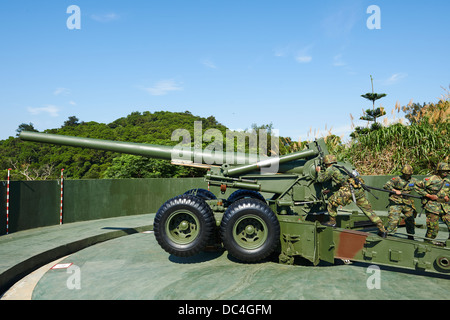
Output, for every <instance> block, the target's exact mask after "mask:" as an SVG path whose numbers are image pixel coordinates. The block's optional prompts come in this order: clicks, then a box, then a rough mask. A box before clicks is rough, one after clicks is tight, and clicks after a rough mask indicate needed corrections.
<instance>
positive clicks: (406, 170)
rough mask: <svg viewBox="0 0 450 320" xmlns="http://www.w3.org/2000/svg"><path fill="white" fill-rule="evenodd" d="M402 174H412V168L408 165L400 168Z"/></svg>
mask: <svg viewBox="0 0 450 320" xmlns="http://www.w3.org/2000/svg"><path fill="white" fill-rule="evenodd" d="M402 173H403V174H413V168H412V167H411V166H410V165H409V164H405V165H404V166H403V168H402Z"/></svg>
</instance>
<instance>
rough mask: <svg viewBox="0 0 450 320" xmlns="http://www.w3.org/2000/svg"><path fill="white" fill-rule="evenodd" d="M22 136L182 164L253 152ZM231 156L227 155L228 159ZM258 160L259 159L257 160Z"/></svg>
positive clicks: (244, 157)
mask: <svg viewBox="0 0 450 320" xmlns="http://www.w3.org/2000/svg"><path fill="white" fill-rule="evenodd" d="M19 138H20V139H22V140H24V141H34V142H42V143H49V144H56V145H63V146H71V147H80V148H88V149H96V150H104V151H112V152H118V153H126V154H133V155H139V156H144V157H149V158H155V159H164V160H172V161H176V162H177V163H179V164H188V163H189V162H190V163H195V162H197V163H203V164H205V163H206V164H216V165H221V164H224V163H226V162H227V159H228V160H229V159H232V160H233V162H234V163H249V160H251V157H250V155H248V154H245V153H239V152H234V153H232V154H231V156H232V157H231V158H230V154H227V153H224V152H217V151H215V152H210V151H203V150H201V149H200V150H197V149H194V148H190V147H177V146H175V147H172V146H161V145H155V144H147V143H135V142H123V141H111V140H101V139H93V138H82V137H72V136H65V135H57V134H49V133H39V132H29V131H22V132H21V133H20V135H19ZM227 156H228V158H227ZM256 161H257V159H256Z"/></svg>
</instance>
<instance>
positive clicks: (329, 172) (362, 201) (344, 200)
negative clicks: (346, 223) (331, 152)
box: [317, 165, 386, 232]
mask: <svg viewBox="0 0 450 320" xmlns="http://www.w3.org/2000/svg"><path fill="white" fill-rule="evenodd" d="M330 179H331V180H333V182H334V183H335V184H337V185H339V186H341V187H340V188H339V190H338V191H337V192H335V193H334V194H333V195H332V196H331V197H330V199H329V200H328V206H327V210H328V214H329V215H330V216H331V217H336V216H337V208H338V207H339V206H346V205H348V204H349V203H351V202H352V200H353V196H352V191H351V187H350V185H351V186H352V188H353V194H354V196H355V199H356V205H357V206H358V208H360V209H361V211H362V212H363V213H364V214H365V215H366V216H367V217H368V218H369V219H370V221H372V222H373V223H374V224H376V225H377V227H378V229H380V230H381V231H382V232H385V231H386V230H385V229H384V226H383V222H382V221H381V219H380V217H378V216H377V215H376V214H375V212H374V211H373V209H372V206H371V204H370V202H369V200H367V198H366V195H365V193H364V189H363V188H362V187H361V186H360V185H358V184H356V183H355V181H354V180H353V179H351V178H350V177H349V176H348V175H346V174H344V173H343V172H342V171H341V170H339V169H338V168H336V167H335V166H333V165H332V166H330V167H328V168H327V169H326V170H325V171H320V172H319V174H318V177H317V180H318V181H319V182H325V181H328V180H330Z"/></svg>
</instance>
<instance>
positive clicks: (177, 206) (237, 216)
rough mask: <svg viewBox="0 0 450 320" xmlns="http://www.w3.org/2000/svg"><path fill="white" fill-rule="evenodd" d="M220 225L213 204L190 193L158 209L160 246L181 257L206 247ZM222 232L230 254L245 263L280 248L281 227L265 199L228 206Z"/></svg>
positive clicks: (221, 235) (157, 230) (156, 230)
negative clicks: (210, 205) (217, 224)
mask: <svg viewBox="0 0 450 320" xmlns="http://www.w3.org/2000/svg"><path fill="white" fill-rule="evenodd" d="M216 228H217V227H216V221H215V218H214V215H213V213H212V211H211V209H210V207H209V205H208V204H207V203H206V202H205V200H203V199H201V198H199V197H196V196H193V195H189V194H183V195H180V196H178V197H175V198H172V199H170V200H168V201H167V202H166V203H165V204H163V205H162V206H161V208H160V209H159V210H158V212H157V214H156V216H155V220H154V232H155V237H156V240H157V241H158V243H159V245H160V246H161V247H162V248H163V249H164V250H165V251H167V252H168V253H170V254H173V255H175V256H180V257H188V256H192V255H195V254H197V253H199V252H201V251H202V250H204V249H205V247H206V246H207V245H208V243H210V239H211V237H212V235H213V234H214V231H215V230H216ZM219 233H220V238H221V240H222V242H223V245H224V247H225V249H226V250H228V252H229V254H231V255H232V256H233V257H235V258H236V259H239V260H241V261H244V262H257V261H260V260H263V259H265V258H266V257H268V256H269V255H270V254H271V253H272V252H274V250H275V249H276V248H277V245H278V242H279V238H280V226H279V223H278V220H277V217H276V215H275V214H274V213H273V211H272V210H271V209H270V208H269V207H268V206H267V204H266V203H265V202H262V201H260V200H258V199H254V198H244V199H241V200H237V201H235V202H233V203H232V204H231V205H230V206H229V207H228V209H227V210H226V212H225V213H224V215H223V218H222V221H221V224H220V229H219Z"/></svg>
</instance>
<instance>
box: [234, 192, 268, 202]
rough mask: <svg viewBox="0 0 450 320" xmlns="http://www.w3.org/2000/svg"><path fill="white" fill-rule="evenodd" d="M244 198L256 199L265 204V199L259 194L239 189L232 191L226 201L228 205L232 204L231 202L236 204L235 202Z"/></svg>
mask: <svg viewBox="0 0 450 320" xmlns="http://www.w3.org/2000/svg"><path fill="white" fill-rule="evenodd" d="M244 198H252V199H258V200H261V201H263V202H266V199H264V197H263V196H262V195H261V193H259V192H257V191H253V190H245V189H240V190H236V191H234V192H233V193H232V194H230V196H229V197H228V199H227V202H228V204H232V203H233V202H236V201H237V200H240V199H244Z"/></svg>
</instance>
